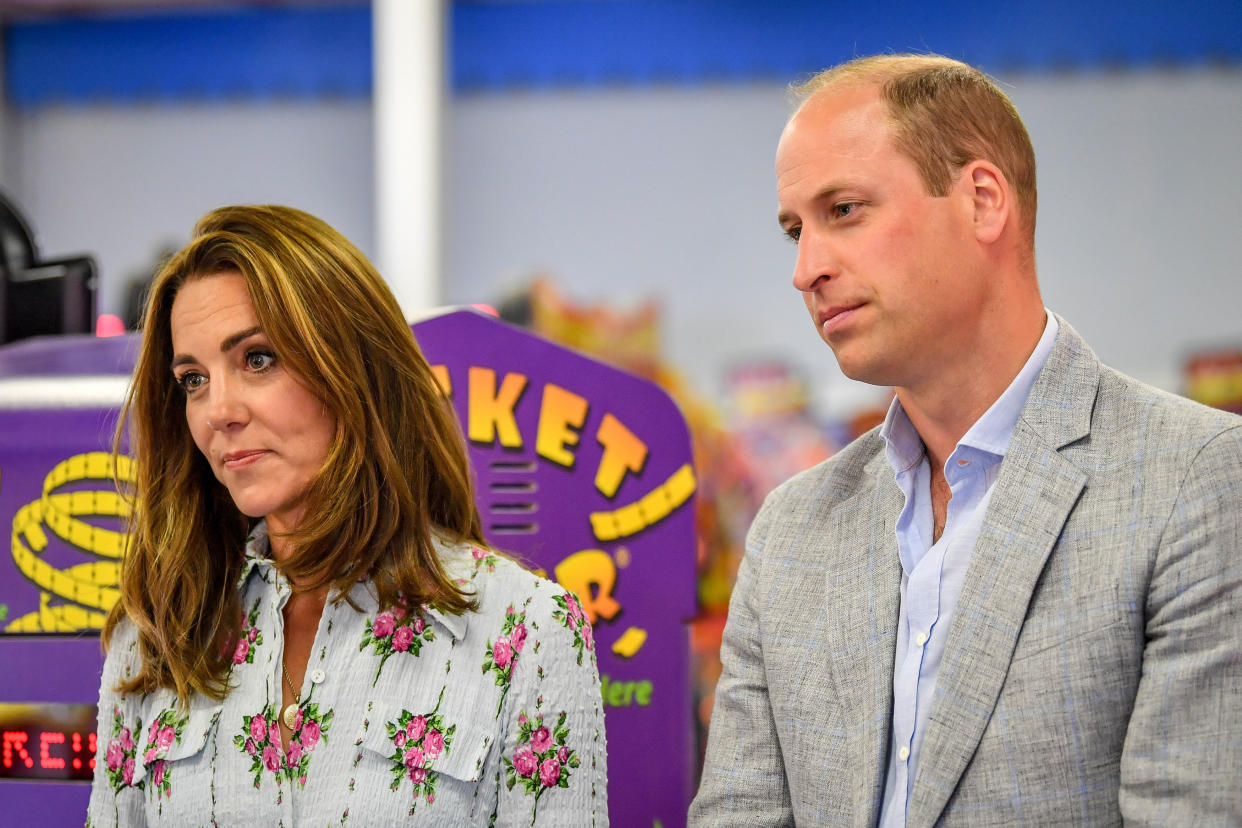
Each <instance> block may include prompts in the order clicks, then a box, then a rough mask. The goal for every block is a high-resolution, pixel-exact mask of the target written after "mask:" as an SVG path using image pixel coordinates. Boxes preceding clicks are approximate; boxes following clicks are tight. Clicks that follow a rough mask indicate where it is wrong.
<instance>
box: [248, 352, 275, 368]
mask: <svg viewBox="0 0 1242 828" xmlns="http://www.w3.org/2000/svg"><path fill="white" fill-rule="evenodd" d="M275 361H276V356H275V355H274V354H269V353H268V352H267V351H249V352H247V353H246V367H247V368H249V369H250V370H251V371H266V370H267V369H268V368H271V367H272V363H274V362H275Z"/></svg>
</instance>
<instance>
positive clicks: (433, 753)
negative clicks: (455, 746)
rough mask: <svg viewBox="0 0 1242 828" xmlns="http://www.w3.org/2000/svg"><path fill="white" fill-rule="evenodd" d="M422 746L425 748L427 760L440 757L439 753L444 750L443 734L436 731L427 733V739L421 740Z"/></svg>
mask: <svg viewBox="0 0 1242 828" xmlns="http://www.w3.org/2000/svg"><path fill="white" fill-rule="evenodd" d="M423 746H424V747H425V748H427V758H428V759H435V758H436V757H437V756H439V755H440V751H442V750H444V734H442V733H441V732H440V731H438V730H429V731H427V738H425V739H423Z"/></svg>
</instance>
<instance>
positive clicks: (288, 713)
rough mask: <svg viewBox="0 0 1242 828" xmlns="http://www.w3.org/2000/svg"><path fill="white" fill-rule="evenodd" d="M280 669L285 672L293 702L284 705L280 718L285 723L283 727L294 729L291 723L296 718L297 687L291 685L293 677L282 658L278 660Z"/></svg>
mask: <svg viewBox="0 0 1242 828" xmlns="http://www.w3.org/2000/svg"><path fill="white" fill-rule="evenodd" d="M280 670H281V672H282V673H284V674H285V683H286V684H288V685H289V692H290V693H292V694H293V703H292V704H288V705H286V706H285V709H284V711H283V712H282V713H281V714H280V720H281V721H282V722H284V723H285V727H287V728H289V729H290V730H294V729H295V728H294V727H293V725H294V724H295V723H296V722H297V720H298V704H299V702H300V701H301V699H300V698H299V696H298V691H297V689H296V688H295V687H294V686H293V679H291V678H290V677H289V668H288V667H286V666H285V662H284V660H283V659H282V660H281V662H280Z"/></svg>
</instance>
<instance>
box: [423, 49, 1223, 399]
mask: <svg viewBox="0 0 1242 828" xmlns="http://www.w3.org/2000/svg"><path fill="white" fill-rule="evenodd" d="M1007 86H1008V88H1009V91H1010V94H1011V95H1012V96H1013V97H1014V99H1015V101H1016V103H1017V105H1018V108H1019V110H1020V111H1021V112H1022V114H1023V116H1024V118H1025V120H1026V123H1027V125H1028V128H1029V130H1030V132H1031V134H1032V139H1033V141H1034V143H1035V148H1036V154H1037V157H1038V165H1039V180H1040V211H1039V221H1038V230H1037V258H1038V265H1039V269H1040V274H1041V279H1042V283H1043V286H1044V296H1045V302H1046V304H1047V305H1048V306H1049V307H1051V308H1053V309H1055V310H1057V311H1058V312H1060V313H1061V314H1062V315H1063V316H1065V317H1066V318H1067V319H1068V320H1069V321H1070V322H1071V324H1073V325H1074V326H1075V327H1076V328H1077V329H1078V330H1079V332H1080V333H1082V334H1083V335H1084V336H1085V337H1086V338H1087V339H1088V341H1089V342H1091V343H1092V344H1093V345H1094V347H1095V348H1096V349H1097V351H1098V352H1099V354H1100V355H1101V356H1102V357H1103V358H1104V359H1105V360H1106V361H1108V362H1110V363H1112V364H1113V365H1115V366H1116V367H1118V368H1120V369H1121V370H1123V371H1126V372H1127V373H1130V374H1133V375H1135V376H1138V377H1140V378H1142V379H1145V380H1147V381H1149V382H1153V383H1155V384H1158V385H1161V386H1164V387H1166V388H1170V389H1174V390H1175V389H1176V388H1177V386H1178V383H1179V381H1180V380H1179V372H1180V360H1181V358H1182V356H1183V355H1184V354H1185V353H1186V351H1187V350H1189V349H1191V348H1193V347H1197V346H1203V345H1205V344H1207V345H1210V344H1214V343H1220V342H1242V320H1240V319H1239V310H1240V309H1242V278H1239V276H1242V274H1239V273H1238V266H1237V262H1238V261H1239V259H1242V232H1239V231H1238V229H1237V227H1238V222H1239V219H1242V195H1240V194H1242V152H1239V148H1238V144H1239V136H1242V72H1238V71H1233V72H1228V71H1210V72H1193V73H1191V72H1186V73H1136V74H1116V75H1107V76H1096V77H1076V76H1056V77H1018V78H1014V79H1012V80H1011V81H1009V83H1008V84H1007ZM787 112H788V109H787V100H786V98H785V96H784V93H783V90H782V89H781V88H780V87H776V86H755V87H751V88H744V89H738V88H721V89H707V90H702V89H699V90H681V89H676V90H663V91H612V92H592V93H586V92H575V93H560V94H532V95H503V96H501V95H496V96H490V95H489V96H479V97H469V98H462V99H459V100H458V101H457V103H456V105H455V107H454V110H453V115H454V118H453V132H452V140H451V141H450V147H451V150H452V153H453V157H452V160H451V168H450V175H449V182H450V186H449V192H450V198H451V203H450V205H449V215H450V218H449V222H448V224H449V227H450V233H451V235H450V239H449V245H448V250H449V256H450V259H449V268H450V274H451V275H450V279H449V280H448V283H447V284H448V285H449V291H450V298H451V299H453V300H455V301H467V300H470V299H479V298H482V297H485V296H487V295H489V294H490V293H491V292H493V291H495V290H497V289H498V288H499V287H500V286H503V285H505V284H509V283H513V282H516V281H519V279H520V274H523V273H526V272H529V271H531V270H535V269H543V270H546V271H548V272H551V273H553V274H556V275H557V276H559V278H560V279H561V282H562V284H563V285H564V287H565V288H566V289H567V290H568V291H569V292H570V293H571V294H573V295H576V296H579V297H583V298H588V299H589V298H594V297H600V298H608V299H610V300H613V301H617V302H621V303H628V302H633V301H635V300H636V299H637V298H638V297H640V296H643V295H647V294H651V295H657V296H660V297H661V298H662V300H663V302H664V305H665V307H666V309H667V319H668V323H669V325H668V327H669V330H668V335H667V346H668V350H669V352H670V354H671V355H672V357H673V359H674V361H675V362H676V363H677V364H678V365H679V366H681V367H682V368H683V369H684V370H685V372H686V373H687V374H688V375H689V376H690V377H691V378H692V379H693V380H695V381H696V383H697V384H699V386H700V387H702V388H704V389H714V388H716V387H717V383H718V382H719V379H720V375H721V371H722V368H723V366H724V365H726V364H727V363H728V362H729V361H730V360H732V359H736V358H742V357H745V356H747V355H749V354H752V353H755V352H760V353H764V354H782V355H786V356H788V357H790V358H792V359H794V360H796V361H797V362H799V363H800V364H801V365H803V366H804V367H805V369H806V370H807V372H808V373H809V374H811V375H813V376H814V377H816V378H817V380H818V382H817V385H818V387H819V389H820V392H821V396H822V403H823V406H824V407H825V408H826V409H828V410H830V411H849V410H852V408H853V407H854V405H856V404H857V402H858V401H859V400H864V399H872V398H874V396H873V392H872V391H871V390H870V389H867V388H865V387H861V386H859V385H857V384H855V383H852V382H851V381H849V380H847V379H845V378H844V377H843V376H842V375H841V374H840V372H839V371H838V370H837V368H836V365H835V363H834V361H833V359H832V357H831V354H830V353H829V351H828V350H827V348H826V346H824V345H823V344H822V343H821V342H820V340H819V338H818V337H817V335H816V333H815V331H814V329H813V327H812V325H811V323H810V320H809V319H808V318H807V316H806V312H805V310H804V308H803V306H802V302H801V299H800V298H799V296H798V294H797V293H796V292H795V291H794V289H793V288H792V287H791V286H790V282H789V279H790V275H791V268H792V265H793V261H794V249H793V247H792V246H791V245H790V244H788V243H787V242H785V241H784V240H783V238H782V235H781V233H780V231H779V230H778V228H777V225H776V220H775V215H776V202H775V186H774V176H773V171H772V162H773V154H774V151H775V146H776V140H777V138H778V136H779V134H780V130H781V128H782V126H783V123H784V119H785V116H786V114H787Z"/></svg>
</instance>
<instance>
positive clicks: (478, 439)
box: [467, 366, 526, 448]
mask: <svg viewBox="0 0 1242 828" xmlns="http://www.w3.org/2000/svg"><path fill="white" fill-rule="evenodd" d="M525 390H526V377H525V376H523V375H522V374H505V378H504V381H503V382H502V383H501V385H500V389H499V390H497V389H496V372H495V371H493V370H492V369H490V368H479V367H476V366H471V367H470V400H469V403H468V405H467V408H468V409H469V417H468V419H469V421H470V425H469V429H468V433H469V435H470V439H471V441H473V442H475V443H492V442H495V441H496V438H497V436H499V438H500V444H501V445H502V446H504V447H505V448H521V447H522V435H521V434H520V433H519V432H518V427H517V419H516V418H515V417H514V416H513V409H514V408H515V407H516V406H517V403H518V399H519V398H520V397H521V396H522V392H523V391H525Z"/></svg>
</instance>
